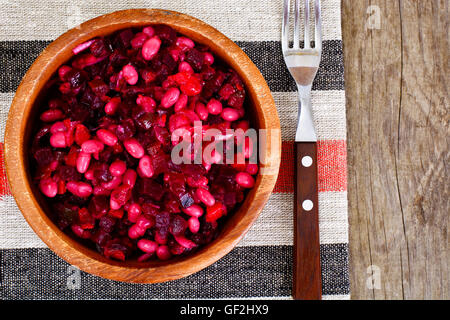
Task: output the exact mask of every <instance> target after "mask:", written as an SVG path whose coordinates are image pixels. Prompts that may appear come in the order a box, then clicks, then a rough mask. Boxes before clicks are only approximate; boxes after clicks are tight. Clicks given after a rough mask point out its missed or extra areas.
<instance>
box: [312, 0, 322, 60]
mask: <svg viewBox="0 0 450 320" xmlns="http://www.w3.org/2000/svg"><path fill="white" fill-rule="evenodd" d="M314 12H315V15H316V17H315V18H316V19H315V49H317V50H319V51H320V52H322V14H321V12H320V0H316V3H315V7H314Z"/></svg>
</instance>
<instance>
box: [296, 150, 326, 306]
mask: <svg viewBox="0 0 450 320" xmlns="http://www.w3.org/2000/svg"><path fill="white" fill-rule="evenodd" d="M303 157H310V158H311V160H312V164H311V165H309V166H308V165H307V164H306V165H304V163H306V162H303V161H302V159H303ZM294 159H295V160H294V161H295V165H294V179H295V184H294V186H295V190H294V259H293V260H294V263H293V265H294V272H293V277H292V280H293V285H292V295H293V297H294V299H297V300H320V299H322V275H321V268H320V243H319V207H318V203H319V201H318V191H317V143H316V142H295V158H294ZM305 200H309V201H311V202H312V204H313V207H312V209H311V210H305V209H304V208H303V206H302V203H303V201H305Z"/></svg>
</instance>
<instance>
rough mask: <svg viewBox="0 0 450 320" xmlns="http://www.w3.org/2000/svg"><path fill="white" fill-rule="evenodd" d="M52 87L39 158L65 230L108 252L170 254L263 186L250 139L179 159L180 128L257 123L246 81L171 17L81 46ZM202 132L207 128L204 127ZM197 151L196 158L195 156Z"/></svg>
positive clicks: (34, 164) (203, 238)
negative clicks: (236, 157)
mask: <svg viewBox="0 0 450 320" xmlns="http://www.w3.org/2000/svg"><path fill="white" fill-rule="evenodd" d="M73 53H74V56H73V58H72V59H71V60H70V61H68V62H67V63H66V64H64V65H63V66H61V67H59V69H58V72H57V73H56V74H55V76H54V77H53V78H52V79H51V80H49V81H48V83H47V85H46V90H47V91H46V92H47V95H46V97H47V98H46V100H45V101H44V102H43V103H42V105H41V109H40V114H39V115H40V119H38V121H37V123H36V124H35V131H34V132H35V134H34V135H33V139H32V145H31V155H30V157H31V160H30V167H31V168H32V176H33V180H34V182H35V184H36V186H37V187H38V189H39V190H40V192H41V193H42V194H43V195H44V197H43V198H44V199H45V201H47V202H48V204H49V208H50V213H49V214H50V215H51V218H52V219H53V220H54V221H55V223H56V224H57V225H58V227H59V228H61V229H62V230H64V231H65V232H66V233H68V234H69V235H71V236H72V237H74V238H76V239H79V241H81V242H82V243H83V244H85V245H87V246H89V247H91V248H94V249H96V250H98V251H99V252H100V253H101V254H103V255H104V256H106V257H108V258H112V259H116V260H126V259H131V258H137V259H138V260H139V261H146V260H150V259H160V260H166V259H169V258H170V257H172V256H174V255H181V254H188V253H190V252H193V251H195V250H196V249H197V248H199V247H201V246H203V245H205V244H207V243H209V242H211V241H212V240H213V239H214V238H215V237H216V236H217V235H218V232H219V230H220V225H221V224H223V221H225V220H226V217H227V216H229V215H231V214H232V213H233V212H234V211H235V210H236V209H237V208H238V207H239V204H240V203H242V202H243V200H244V198H245V194H246V191H247V190H249V189H251V188H252V187H253V186H254V184H255V175H256V174H257V172H258V165H257V164H256V163H251V161H249V158H251V157H252V156H254V155H255V153H256V150H254V148H252V141H249V140H252V139H248V137H244V138H243V139H238V138H237V137H236V136H231V139H233V141H234V143H235V145H236V146H235V147H233V148H234V149H233V150H238V149H239V148H238V147H239V146H241V147H242V146H243V147H242V148H241V149H240V150H243V151H242V153H243V154H244V155H243V156H244V162H243V163H239V164H237V163H231V164H230V163H229V162H226V163H224V162H225V161H224V159H225V157H226V156H227V153H230V152H231V151H230V148H229V147H225V148H223V151H222V152H218V151H214V152H211V153H210V155H209V156H208V155H206V156H205V155H203V157H201V158H200V159H201V161H200V162H199V163H197V162H196V163H194V162H190V163H178V162H176V161H174V160H173V157H172V151H173V148H174V147H175V146H177V145H178V143H179V138H180V137H185V136H186V135H187V136H188V137H189V141H191V140H190V139H192V137H193V136H195V134H196V133H197V134H198V132H200V134H204V132H206V131H207V130H209V129H216V131H218V132H219V133H220V134H219V135H215V136H214V138H213V139H210V141H207V142H204V141H203V142H200V145H199V146H200V147H197V148H194V147H193V144H192V145H189V146H190V150H191V151H192V154H195V152H198V151H202V150H205V147H206V146H207V145H208V144H210V143H211V141H212V142H215V143H223V142H224V141H225V140H229V139H230V135H228V134H227V129H242V130H243V131H244V132H245V131H246V130H248V129H249V128H250V123H249V121H248V120H247V119H246V118H245V116H246V112H245V107H246V99H245V87H244V84H243V82H242V80H241V79H240V77H239V76H238V74H237V73H236V72H235V71H233V70H232V69H230V68H229V67H227V66H226V65H225V64H224V63H222V62H221V61H220V60H219V59H218V58H217V57H216V56H215V55H214V54H213V53H212V52H211V51H210V50H209V49H208V48H207V47H205V46H203V45H200V44H197V43H195V42H194V41H193V40H192V39H190V38H188V37H185V36H182V35H180V34H178V33H177V32H176V31H175V30H174V29H172V28H170V27H168V26H166V25H153V26H148V27H145V28H143V29H126V30H121V31H119V32H116V33H114V34H112V35H110V36H107V37H101V38H95V39H92V40H90V41H87V42H84V43H83V44H81V45H79V46H77V47H76V48H74V49H73ZM198 130H200V131H198ZM190 157H191V158H190V159H192V158H193V156H192V155H191V156H190Z"/></svg>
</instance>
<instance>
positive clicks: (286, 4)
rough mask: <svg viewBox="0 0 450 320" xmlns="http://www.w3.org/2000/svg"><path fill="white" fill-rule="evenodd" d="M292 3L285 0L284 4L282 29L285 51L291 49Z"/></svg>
mask: <svg viewBox="0 0 450 320" xmlns="http://www.w3.org/2000/svg"><path fill="white" fill-rule="evenodd" d="M290 6H291V3H290V0H284V6H283V21H282V29H281V48H282V50H283V52H284V51H286V50H288V49H289V11H290V10H289V9H290Z"/></svg>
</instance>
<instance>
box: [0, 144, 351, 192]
mask: <svg viewBox="0 0 450 320" xmlns="http://www.w3.org/2000/svg"><path fill="white" fill-rule="evenodd" d="M317 150H318V151H317V152H318V154H317V157H318V160H317V161H318V172H319V173H318V175H319V192H324V191H346V190H347V146H346V142H345V140H323V141H318V143H317ZM293 176H294V143H293V142H292V141H283V144H282V153H281V165H280V173H279V175H278V180H277V184H276V185H275V188H274V190H273V192H274V193H282V192H285V193H290V192H294V184H293ZM3 195H11V190H10V189H9V185H8V181H7V179H6V172H5V166H4V157H3V143H0V196H3Z"/></svg>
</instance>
